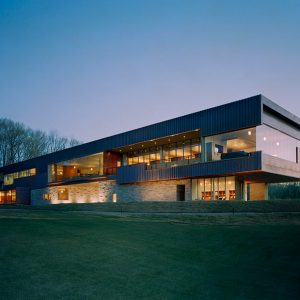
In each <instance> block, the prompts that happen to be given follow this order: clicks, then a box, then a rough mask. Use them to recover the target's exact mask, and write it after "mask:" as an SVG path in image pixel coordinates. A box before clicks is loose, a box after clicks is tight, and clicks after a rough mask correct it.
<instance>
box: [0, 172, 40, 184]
mask: <svg viewBox="0 0 300 300" xmlns="http://www.w3.org/2000/svg"><path fill="white" fill-rule="evenodd" d="M34 175H36V169H35V168H32V169H27V170H22V171H20V172H15V173H10V174H6V175H4V183H3V184H4V185H10V184H13V183H14V180H15V179H17V178H22V177H28V176H34Z"/></svg>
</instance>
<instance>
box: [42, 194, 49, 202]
mask: <svg viewBox="0 0 300 300" xmlns="http://www.w3.org/2000/svg"><path fill="white" fill-rule="evenodd" d="M43 199H44V200H46V201H50V200H51V195H50V194H49V193H45V194H43Z"/></svg>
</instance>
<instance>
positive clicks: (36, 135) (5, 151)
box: [0, 118, 81, 166]
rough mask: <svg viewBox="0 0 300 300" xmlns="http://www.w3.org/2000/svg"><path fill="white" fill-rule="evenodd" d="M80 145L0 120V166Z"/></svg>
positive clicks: (55, 135)
mask: <svg viewBox="0 0 300 300" xmlns="http://www.w3.org/2000/svg"><path fill="white" fill-rule="evenodd" d="M79 144H81V142H80V141H78V140H76V139H74V138H72V139H68V138H66V137H61V136H59V135H58V133H57V132H55V131H51V132H50V133H49V134H47V133H45V132H43V131H41V130H33V129H31V128H27V127H25V125H24V124H22V123H18V122H14V121H12V120H9V119H5V118H3V119H0V166H5V165H8V164H12V163H16V162H19V161H22V160H26V159H30V158H33V157H37V156H40V155H43V154H47V153H51V152H55V151H58V150H63V149H65V148H68V147H73V146H76V145H79Z"/></svg>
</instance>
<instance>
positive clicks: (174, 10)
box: [0, 0, 300, 142]
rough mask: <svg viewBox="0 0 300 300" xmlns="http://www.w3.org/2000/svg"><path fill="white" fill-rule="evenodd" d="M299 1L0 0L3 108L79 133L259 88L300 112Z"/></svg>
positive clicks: (134, 123) (127, 125) (153, 118)
mask: <svg viewBox="0 0 300 300" xmlns="http://www.w3.org/2000/svg"><path fill="white" fill-rule="evenodd" d="M299 53H300V1H287V0H282V1H276V0H270V1H264V0H258V1H251V0H248V1H240V0H237V1H231V0H226V1H221V0H219V1H212V0H209V1H200V0H195V1H191V0H181V1H176V0H159V1H156V0H149V1H146V0H145V1H143V0H139V1H133V0H120V1H115V0H107V1H100V0H98V1H92V0H86V1H77V0H70V1H63V0H58V1H55V0H49V1H46V0H44V1H43V0H36V1H30V0H26V1H15V0H7V1H6V0H0V103H1V106H0V107H1V110H0V117H6V118H11V119H13V120H15V121H19V122H23V123H24V124H26V125H27V126H30V127H32V128H35V129H42V130H45V131H49V130H57V131H58V132H59V133H60V134H61V135H64V136H67V137H75V138H77V139H79V140H82V141H84V142H87V141H91V140H95V139H99V138H102V137H106V136H109V135H112V134H116V133H120V132H123V131H125V130H130V129H135V128H137V127H142V126H145V125H148V124H151V123H155V122H159V121H163V120H166V119H170V118H174V117H177V116H180V115H183V114H187V113H192V112H195V111H199V110H202V109H205V108H209V107H212V106H216V105H220V104H223V103H226V102H231V101H234V100H239V99H242V98H246V97H249V96H253V95H256V94H264V95H265V96H266V97H268V98H270V99H271V100H273V101H275V102H277V103H278V104H279V105H282V106H284V107H285V108H286V109H287V110H289V111H291V112H292V113H294V114H296V115H298V116H300V97H299V95H300V59H299Z"/></svg>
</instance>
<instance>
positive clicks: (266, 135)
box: [256, 125, 300, 162]
mask: <svg viewBox="0 0 300 300" xmlns="http://www.w3.org/2000/svg"><path fill="white" fill-rule="evenodd" d="M299 146H300V141H299V140H297V139H295V138H292V137H290V136H289V135H287V134H284V133H282V132H280V131H278V130H276V129H273V128H271V127H269V126H267V125H261V126H258V127H257V128H256V148H257V150H258V151H263V152H264V153H266V154H270V155H272V156H276V157H279V158H283V159H286V160H289V161H292V162H297V147H298V148H299Z"/></svg>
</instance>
